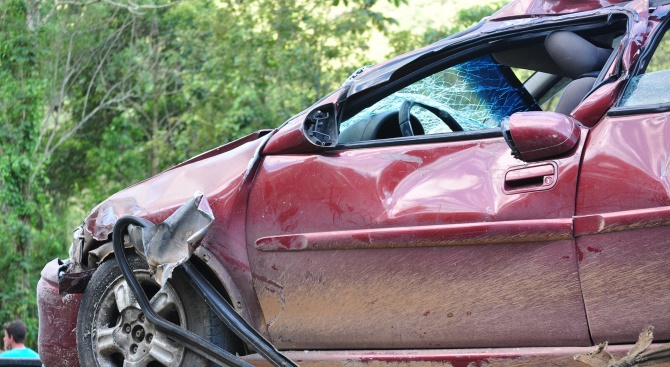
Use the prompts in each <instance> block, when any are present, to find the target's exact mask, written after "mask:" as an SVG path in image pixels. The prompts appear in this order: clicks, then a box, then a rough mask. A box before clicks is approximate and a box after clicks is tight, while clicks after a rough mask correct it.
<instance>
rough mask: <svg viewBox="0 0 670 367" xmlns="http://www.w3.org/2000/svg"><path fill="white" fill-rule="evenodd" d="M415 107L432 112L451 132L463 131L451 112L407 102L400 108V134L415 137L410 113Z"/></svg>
mask: <svg viewBox="0 0 670 367" xmlns="http://www.w3.org/2000/svg"><path fill="white" fill-rule="evenodd" d="M414 106H419V107H422V108H425V109H426V110H428V111H430V112H432V113H433V114H434V115H435V116H437V117H438V118H439V119H440V120H442V122H444V123H445V124H446V125H447V126H449V128H450V129H451V131H463V128H462V127H461V125H459V124H458V122H456V120H455V119H454V118H453V117H452V116H451V115H450V114H449V112H447V111H445V110H442V109H439V108H437V107H433V106H429V105H427V104H424V103H421V102H415V101H405V102H403V103H402V106H400V110H399V111H398V121H399V123H400V132H401V133H402V136H414V130H412V124H411V123H410V112H409V111H410V110H411V109H412V107H414Z"/></svg>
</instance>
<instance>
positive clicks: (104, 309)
mask: <svg viewBox="0 0 670 367" xmlns="http://www.w3.org/2000/svg"><path fill="white" fill-rule="evenodd" d="M137 273H139V274H137ZM136 275H137V276H138V278H139V280H140V282H141V283H145V284H146V282H149V281H150V278H149V275H148V274H145V273H144V272H136ZM143 287H144V285H143ZM109 290H110V292H108V293H107V295H106V296H105V297H103V300H102V301H101V302H100V305H101V307H100V309H99V310H98V316H97V319H98V322H97V323H96V324H97V325H98V327H97V328H95V329H94V333H95V336H94V338H93V340H94V351H95V353H96V354H97V355H98V356H99V360H100V361H106V363H105V364H104V365H105V366H107V365H111V366H117V365H118V362H119V360H120V358H121V357H122V359H123V366H124V367H143V366H148V365H152V366H153V365H156V364H158V365H162V366H168V367H178V366H180V364H181V362H182V359H183V357H184V346H183V345H180V344H179V343H177V342H176V341H174V340H172V339H170V338H169V337H168V336H167V335H166V334H164V333H162V332H161V331H160V330H158V329H156V327H155V326H154V324H153V323H152V322H150V321H149V320H147V319H146V317H145V315H144V313H143V312H142V310H141V309H140V308H139V305H138V303H137V301H136V300H135V297H134V296H133V295H132V292H131V290H130V288H129V287H128V284H127V283H126V282H125V281H124V280H123V279H122V278H120V279H119V280H118V282H116V283H115V284H114V285H113V286H112V287H111V288H109ZM150 302H151V306H152V308H153V309H154V311H155V312H157V313H158V315H159V316H160V317H163V318H167V319H168V320H170V321H171V322H173V323H175V324H177V325H182V326H183V325H184V324H183V322H184V321H185V318H186V317H185V313H184V307H183V305H182V303H181V302H180V300H179V297H178V296H177V294H176V292H175V291H174V289H172V287H171V286H170V285H169V284H166V285H165V286H164V287H162V288H160V289H158V291H157V292H155V293H154V294H153V295H152V297H151V301H150ZM105 320H108V321H105ZM105 324H106V325H108V326H105Z"/></svg>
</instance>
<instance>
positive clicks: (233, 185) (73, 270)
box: [37, 131, 268, 367]
mask: <svg viewBox="0 0 670 367" xmlns="http://www.w3.org/2000/svg"><path fill="white" fill-rule="evenodd" d="M267 133H268V131H261V132H257V133H254V134H252V135H250V136H248V137H245V138H242V139H240V140H238V141H235V142H231V143H229V144H226V145H224V146H222V147H219V148H216V149H213V150H211V151H209V152H206V153H203V154H201V155H199V156H197V157H194V158H192V159H190V160H188V161H186V162H184V163H182V164H180V165H177V166H175V167H173V168H171V169H169V170H167V171H165V172H163V173H160V174H158V175H156V176H154V177H152V178H150V179H147V180H145V181H143V182H141V183H139V184H136V185H134V186H131V187H129V188H127V189H124V190H122V191H120V192H118V193H116V194H114V195H112V196H111V197H109V198H108V199H107V200H105V201H103V202H102V203H101V204H99V205H98V206H96V207H95V208H94V209H93V210H92V211H91V213H90V214H89V216H88V217H87V218H86V219H85V220H84V221H83V223H82V225H81V226H79V227H78V228H76V229H75V230H74V233H73V241H72V246H71V248H70V251H69V258H68V259H67V260H60V259H54V260H53V261H51V262H49V263H48V264H47V265H46V266H45V268H44V270H43V271H42V278H41V279H40V281H39V283H38V286H37V303H38V310H39V319H40V326H39V327H40V328H39V340H38V347H39V354H40V357H41V359H42V361H43V363H44V365H45V366H46V367H76V366H79V362H78V355H77V336H76V324H77V315H78V312H79V307H80V302H81V298H82V294H83V293H84V291H85V290H86V286H87V284H88V282H89V280H90V278H91V276H92V275H93V273H94V272H95V271H96V269H97V267H98V265H99V264H100V263H101V262H103V261H105V260H106V259H107V258H108V257H109V256H110V255H111V254H113V246H112V242H111V234H112V229H113V228H114V225H115V223H116V222H117V221H118V219H120V218H121V217H123V216H127V215H132V216H136V217H140V218H144V219H146V220H149V221H151V222H153V223H161V222H163V221H164V220H165V219H166V218H168V217H169V216H170V215H172V214H173V213H174V212H175V211H176V210H177V209H178V208H179V207H181V206H182V205H183V204H184V203H185V202H187V201H189V200H190V199H192V198H193V194H194V193H195V192H201V193H202V194H203V195H204V196H206V197H208V198H210V202H211V204H212V207H211V210H212V211H213V215H214V216H216V217H220V218H224V219H225V218H228V217H230V214H229V213H230V212H231V211H234V208H235V206H236V205H239V200H238V196H239V193H240V187H241V185H243V184H244V182H245V180H246V178H247V176H249V175H250V174H252V173H253V164H254V162H255V161H257V160H258V157H259V151H260V147H261V146H262V145H263V143H264V142H265V141H266V137H267V136H268V135H267ZM212 198H213V199H212ZM216 225H218V226H225V225H226V223H225V222H219V223H216ZM214 232H216V233H218V234H219V235H220V233H221V230H215V231H214ZM222 240H225V238H222ZM124 246H125V247H131V246H132V245H131V242H130V239H129V238H128V236H126V238H125V240H124ZM212 246H213V245H212ZM222 251H223V250H222ZM232 258H233V256H231V259H232ZM233 260H235V259H233ZM243 261H246V259H241V260H239V261H238V262H240V263H241V262H243Z"/></svg>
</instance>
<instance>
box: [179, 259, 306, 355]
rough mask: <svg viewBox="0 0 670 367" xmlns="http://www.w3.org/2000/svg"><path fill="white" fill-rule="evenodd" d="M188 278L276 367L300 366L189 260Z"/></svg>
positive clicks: (213, 307) (243, 336)
mask: <svg viewBox="0 0 670 367" xmlns="http://www.w3.org/2000/svg"><path fill="white" fill-rule="evenodd" d="M181 267H182V269H184V272H185V273H186V275H188V276H187V277H186V278H187V279H188V280H189V281H191V282H192V283H193V285H194V286H195V290H196V291H197V292H198V293H199V294H200V295H201V296H202V298H203V299H204V300H205V302H206V303H207V305H209V308H211V309H212V310H213V311H214V313H216V314H217V316H219V318H220V319H221V320H222V321H223V322H224V323H225V324H226V326H228V328H229V329H230V330H231V331H232V332H234V333H235V334H236V335H237V336H238V337H240V339H242V340H244V342H246V343H247V344H249V345H251V346H252V347H253V348H254V349H255V350H256V351H257V352H258V354H260V355H261V356H263V358H265V359H266V360H267V361H268V362H270V363H272V364H273V365H274V366H276V367H298V365H297V364H296V363H295V362H293V361H292V360H290V359H289V358H288V357H286V356H284V355H283V354H281V353H280V352H279V351H278V350H277V349H276V348H275V347H274V346H273V345H272V344H270V342H268V341H267V340H266V339H265V338H264V337H263V336H262V335H261V334H259V333H258V332H257V331H256V330H255V329H254V328H253V327H251V325H249V324H248V323H247V322H246V320H244V319H243V318H242V317H241V316H240V315H239V314H238V313H237V312H236V311H235V310H234V309H233V307H232V306H231V305H230V304H229V303H228V302H227V301H226V299H225V298H223V296H221V294H220V293H219V292H218V291H217V290H216V289H215V288H214V287H213V286H212V285H211V284H210V283H209V282H208V281H207V279H206V278H205V277H204V276H203V275H202V273H200V271H199V270H198V269H197V268H196V267H195V266H193V264H191V263H190V262H189V261H185V262H184V263H183V264H181Z"/></svg>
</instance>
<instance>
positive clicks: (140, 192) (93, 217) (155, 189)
mask: <svg viewBox="0 0 670 367" xmlns="http://www.w3.org/2000/svg"><path fill="white" fill-rule="evenodd" d="M267 132H268V131H259V132H256V133H253V134H251V135H249V136H246V137H244V138H241V139H238V140H236V141H233V142H231V143H228V144H226V145H222V146H220V147H218V148H215V149H212V150H210V151H208V152H205V153H202V154H200V155H198V156H196V157H193V158H191V159H189V160H187V161H185V162H183V163H181V164H179V165H177V166H175V167H173V168H170V169H168V170H167V171H165V172H162V173H159V174H158V175H156V176H154V177H151V178H149V179H147V180H145V181H142V182H140V183H138V184H135V185H134V186H131V187H129V188H127V189H124V190H122V191H119V192H117V193H116V194H114V195H112V196H111V197H109V198H108V199H107V200H105V201H103V202H102V203H100V204H99V205H98V206H96V207H95V208H93V210H92V211H91V213H90V214H89V215H88V217H87V218H86V219H85V220H84V229H85V230H86V231H87V232H88V234H89V235H90V236H91V237H93V238H94V239H96V240H98V241H106V240H107V239H108V236H109V235H110V234H111V233H112V230H113V229H114V224H116V221H117V220H118V219H119V218H121V217H123V216H126V215H132V216H137V217H142V218H145V219H148V220H150V221H152V222H154V223H160V222H162V221H164V220H165V219H166V218H167V217H168V216H169V215H170V214H172V213H173V212H174V211H175V210H177V208H179V207H180V206H181V205H183V204H184V202H186V201H188V200H189V199H191V198H192V197H193V194H194V193H195V192H202V193H203V194H204V195H205V197H216V202H214V203H212V207H213V209H214V210H215V211H216V209H219V210H225V208H226V207H227V206H229V205H231V203H232V199H233V198H234V197H235V194H236V193H237V191H238V190H237V189H238V187H239V186H240V184H241V183H242V182H243V180H244V177H245V175H246V174H247V172H248V170H249V167H250V164H251V163H252V162H253V161H254V157H256V156H257V151H258V148H259V146H260V145H261V144H262V143H263V141H264V140H265V139H263V138H262V137H263V136H265V135H266V134H267Z"/></svg>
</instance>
